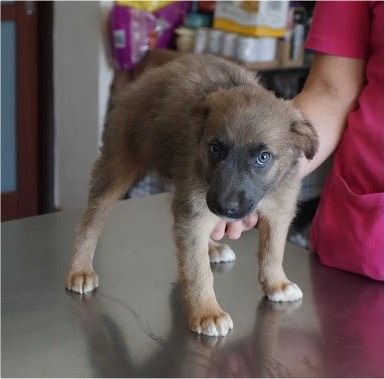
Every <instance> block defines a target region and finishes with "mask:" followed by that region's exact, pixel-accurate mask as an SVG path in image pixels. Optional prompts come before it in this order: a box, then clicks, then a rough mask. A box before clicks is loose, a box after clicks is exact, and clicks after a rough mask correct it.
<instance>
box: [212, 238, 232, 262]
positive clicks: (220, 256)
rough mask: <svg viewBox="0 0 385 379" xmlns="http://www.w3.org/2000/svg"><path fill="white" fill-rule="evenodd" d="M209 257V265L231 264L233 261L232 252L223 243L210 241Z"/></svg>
mask: <svg viewBox="0 0 385 379" xmlns="http://www.w3.org/2000/svg"><path fill="white" fill-rule="evenodd" d="M209 257H210V262H211V263H222V262H232V261H234V260H235V254H234V251H233V250H232V249H231V248H230V247H229V246H228V245H225V244H223V243H217V242H214V241H210V244H209Z"/></svg>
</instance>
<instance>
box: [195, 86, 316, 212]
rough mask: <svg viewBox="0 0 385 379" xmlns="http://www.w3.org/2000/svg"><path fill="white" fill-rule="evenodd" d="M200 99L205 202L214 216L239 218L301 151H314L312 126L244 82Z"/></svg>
mask: <svg viewBox="0 0 385 379" xmlns="http://www.w3.org/2000/svg"><path fill="white" fill-rule="evenodd" d="M204 103H205V105H204V106H201V107H200V109H201V112H202V124H203V133H202V136H201V141H200V150H201V152H200V156H201V159H202V165H203V175H204V177H205V178H206V181H207V183H208V185H209V189H208V191H207V196H206V200H207V205H208V207H209V208H210V210H211V211H212V212H213V213H215V214H217V215H218V216H221V217H227V218H232V219H239V218H243V217H244V216H246V215H247V214H248V213H250V212H251V211H253V210H254V209H255V207H256V205H257V203H258V202H259V200H260V199H262V198H263V197H264V196H265V195H266V194H267V193H268V191H269V190H270V189H271V188H273V187H274V186H275V185H276V184H277V183H278V182H279V180H280V178H281V177H282V175H283V174H285V173H286V172H288V171H290V169H292V168H293V166H295V164H296V163H297V160H298V158H299V156H300V155H301V154H302V153H305V155H306V157H307V158H308V159H312V158H313V156H314V154H315V151H316V149H317V136H316V133H315V132H314V129H313V128H312V126H311V125H310V124H309V123H308V122H306V121H305V120H303V119H302V116H301V115H300V114H299V112H298V111H296V110H295V109H294V108H293V107H292V105H291V102H288V101H284V100H281V99H277V98H276V97H275V96H274V95H273V94H272V93H269V92H266V91H264V90H263V91H261V89H260V88H258V87H257V88H256V87H255V86H252V85H243V86H239V87H236V88H231V89H220V90H218V91H216V92H214V93H212V94H210V95H209V96H208V98H207V99H206V100H205V101H204Z"/></svg>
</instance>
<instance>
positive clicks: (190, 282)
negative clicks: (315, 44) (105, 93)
mask: <svg viewBox="0 0 385 379" xmlns="http://www.w3.org/2000/svg"><path fill="white" fill-rule="evenodd" d="M317 146H318V142H317V135H316V133H315V131H314V129H313V128H312V126H311V125H310V124H309V123H308V122H306V121H305V120H304V119H303V117H302V116H301V114H300V113H299V112H298V111H296V110H295V109H294V108H293V106H292V103H291V102H290V101H284V100H282V99H278V98H276V97H275V96H274V94H272V93H271V92H268V91H267V90H265V89H264V88H263V87H262V86H261V85H260V84H259V83H258V79H257V78H256V77H255V73H253V72H249V71H247V70H246V69H244V68H242V67H241V66H238V65H237V64H234V63H231V62H228V61H225V60H222V59H219V58H215V57H213V56H209V55H208V56H193V55H187V56H185V57H182V58H180V59H177V60H175V61H172V62H170V63H168V64H166V65H164V66H162V67H160V68H157V69H153V70H150V71H148V72H147V73H145V74H143V75H142V76H141V77H140V78H139V79H138V80H137V81H135V82H134V83H132V84H130V85H129V86H127V88H124V90H122V91H120V93H118V94H116V95H115V96H114V97H113V98H111V101H110V109H109V111H108V115H107V120H106V127H105V130H104V135H103V146H102V149H101V154H100V157H99V159H98V160H97V162H96V163H95V166H94V169H93V171H92V176H91V188H90V193H89V202H88V207H87V209H86V211H85V213H84V215H83V217H82V219H81V222H80V225H79V228H78V230H77V235H76V239H75V244H74V251H73V255H72V259H71V263H70V267H69V272H68V275H67V279H66V287H67V288H68V289H69V290H72V291H75V292H80V293H83V292H88V291H92V290H93V289H94V288H96V287H97V286H98V279H97V275H96V274H95V273H94V270H93V264H92V262H93V256H94V251H95V247H96V244H97V239H98V236H99V234H100V231H101V228H102V226H103V223H104V221H105V218H106V217H107V215H108V212H109V210H110V209H111V206H112V205H113V204H114V202H116V201H117V200H118V199H120V198H121V196H122V195H123V194H124V193H125V191H126V190H127V189H128V188H129V187H130V186H132V185H133V183H134V182H136V181H137V180H138V179H140V178H141V177H142V176H143V175H145V174H146V173H148V172H150V171H154V170H155V171H157V172H159V173H160V174H162V175H165V176H167V177H169V178H171V179H172V180H173V182H174V184H175V196H174V200H173V205H172V211H173V215H174V238H175V243H176V246H177V254H178V262H179V280H180V282H181V284H182V286H183V288H184V295H185V300H186V307H187V314H188V322H189V327H190V328H191V329H192V330H193V331H195V332H197V333H203V334H207V335H226V334H227V333H228V331H229V330H230V329H232V327H233V322H232V320H231V318H230V316H229V315H228V314H227V313H225V312H224V311H223V310H222V309H221V308H220V306H219V305H218V303H217V300H216V298H215V293H214V289H213V276H212V273H211V269H210V261H209V252H210V255H211V256H212V257H214V256H215V257H216V261H220V260H221V259H218V256H219V257H220V255H221V253H226V252H227V253H228V250H229V248H228V247H226V246H225V245H219V244H218V243H214V242H213V241H211V240H210V233H211V231H212V229H213V227H214V225H215V224H216V223H217V221H218V220H219V217H222V216H224V217H230V218H241V217H243V216H244V215H245V214H247V213H248V212H250V211H252V210H254V209H257V210H258V212H259V214H260V222H259V230H260V246H259V254H258V256H259V280H260V282H261V284H262V286H263V289H264V291H265V293H266V294H267V296H268V297H269V298H270V299H271V300H276V301H288V300H296V299H298V298H300V297H301V296H302V293H301V291H300V290H299V288H298V286H296V285H295V284H293V283H291V282H290V281H289V280H288V279H287V277H286V275H285V273H284V271H283V268H282V260H283V253H284V245H285V240H286V235H287V231H288V227H289V224H290V222H291V220H292V218H293V216H294V213H295V207H296V199H297V195H298V191H299V184H300V181H299V178H298V174H297V166H298V165H297V162H298V158H299V156H300V155H301V154H305V156H306V157H307V158H308V159H311V158H312V157H313V156H314V154H315V152H316V150H317ZM263 152H267V153H268V157H269V160H268V163H263V164H262V165H260V164H259V163H256V162H260V160H261V159H262V158H263V159H264V158H266V156H267V155H262V156H261V154H263ZM261 157H262V158H261ZM233 216H234V217H233ZM227 255H228V254H227ZM223 260H225V259H223Z"/></svg>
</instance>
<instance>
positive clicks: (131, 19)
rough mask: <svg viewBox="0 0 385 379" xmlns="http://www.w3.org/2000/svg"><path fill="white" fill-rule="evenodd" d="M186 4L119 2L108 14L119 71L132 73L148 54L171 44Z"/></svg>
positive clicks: (181, 20) (184, 12) (115, 61)
mask: <svg viewBox="0 0 385 379" xmlns="http://www.w3.org/2000/svg"><path fill="white" fill-rule="evenodd" d="M190 7H191V4H190V2H188V1H150V2H141V1H130V0H127V1H118V2H116V3H114V6H113V7H112V10H111V14H110V29H111V50H112V57H113V61H114V65H115V67H116V68H118V69H125V70H130V69H132V68H133V67H134V66H135V65H136V64H137V63H138V62H139V61H140V60H141V58H142V57H143V56H144V55H145V53H146V52H147V51H148V50H150V49H154V48H155V47H157V48H165V47H168V45H169V44H170V42H171V40H172V38H173V36H174V29H175V28H176V27H178V26H179V25H181V24H182V23H183V19H184V16H185V15H186V13H187V12H188V10H189V9H190Z"/></svg>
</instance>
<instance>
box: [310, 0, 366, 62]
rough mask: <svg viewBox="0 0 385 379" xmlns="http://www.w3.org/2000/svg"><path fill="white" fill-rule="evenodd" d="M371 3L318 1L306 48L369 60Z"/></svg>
mask: <svg viewBox="0 0 385 379" xmlns="http://www.w3.org/2000/svg"><path fill="white" fill-rule="evenodd" d="M369 6H370V2H367V1H317V4H316V6H315V10H314V14H313V24H312V26H311V29H310V32H309V36H308V38H307V41H306V48H307V49H311V50H315V51H318V52H320V53H325V54H331V55H338V56H342V57H348V58H357V59H366V58H367V56H368V53H369V46H370V11H369Z"/></svg>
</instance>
